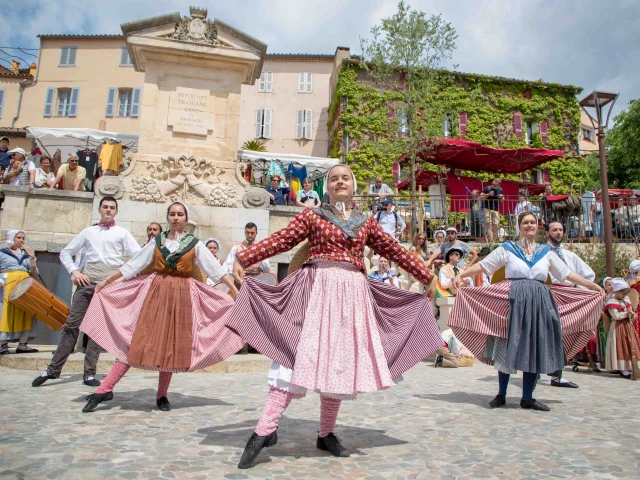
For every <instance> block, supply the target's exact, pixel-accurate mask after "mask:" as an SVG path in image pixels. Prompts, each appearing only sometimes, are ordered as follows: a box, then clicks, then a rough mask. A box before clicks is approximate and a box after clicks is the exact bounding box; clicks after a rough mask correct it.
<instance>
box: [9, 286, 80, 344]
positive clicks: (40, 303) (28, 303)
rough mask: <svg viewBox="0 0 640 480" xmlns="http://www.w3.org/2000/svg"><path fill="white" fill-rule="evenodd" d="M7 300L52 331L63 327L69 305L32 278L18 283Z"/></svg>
mask: <svg viewBox="0 0 640 480" xmlns="http://www.w3.org/2000/svg"><path fill="white" fill-rule="evenodd" d="M9 301H10V302H12V303H13V304H15V305H16V306H17V307H19V308H21V309H22V310H24V311H25V312H27V313H30V314H31V315H33V316H34V317H36V318H37V319H38V320H39V321H41V322H42V323H43V324H45V325H46V326H47V327H48V328H50V329H51V330H53V331H54V332H57V331H58V330H60V329H61V328H62V327H64V324H65V322H66V321H67V315H69V306H68V305H67V304H66V303H64V302H63V301H62V300H60V299H59V298H58V297H56V296H55V295H54V294H53V293H51V292H50V291H49V290H47V289H46V288H45V287H43V286H42V285H40V284H39V283H38V282H36V281H35V280H34V279H33V278H25V279H24V280H22V281H21V282H20V283H18V284H17V285H16V286H15V287H14V288H13V290H12V291H11V294H9Z"/></svg>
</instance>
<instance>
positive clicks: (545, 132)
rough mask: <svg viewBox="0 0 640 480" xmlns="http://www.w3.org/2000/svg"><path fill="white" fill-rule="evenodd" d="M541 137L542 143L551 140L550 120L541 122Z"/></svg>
mask: <svg viewBox="0 0 640 480" xmlns="http://www.w3.org/2000/svg"><path fill="white" fill-rule="evenodd" d="M540 138H541V139H542V143H547V140H549V122H547V121H546V120H545V121H544V122H541V123H540Z"/></svg>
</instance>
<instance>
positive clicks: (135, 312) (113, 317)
mask: <svg viewBox="0 0 640 480" xmlns="http://www.w3.org/2000/svg"><path fill="white" fill-rule="evenodd" d="M156 278H157V279H158V280H160V281H161V280H162V276H158V275H157V274H155V273H154V274H151V275H146V276H139V277H135V278H133V279H131V280H125V281H123V282H118V283H115V284H113V285H109V286H108V287H106V288H105V289H104V290H102V291H100V293H98V294H96V295H94V296H93V299H92V300H91V304H90V305H89V309H88V310H87V313H86V314H85V316H84V320H83V321H82V326H81V328H80V329H81V330H82V331H83V332H84V333H86V334H87V335H89V337H91V339H93V340H94V341H95V342H96V343H97V344H98V345H100V346H101V347H102V348H104V349H105V350H106V351H107V352H109V353H110V354H112V355H113V356H115V357H116V358H117V359H118V360H119V361H121V362H123V363H127V364H129V365H132V366H134V367H136V368H142V369H145V370H159V371H163V372H187V371H189V372H191V371H194V370H198V369H201V368H205V367H208V366H210V365H215V364H216V363H219V362H221V361H222V360H224V359H226V358H228V357H230V356H231V355H233V354H234V353H236V352H237V351H238V350H240V349H241V348H242V346H243V345H244V342H243V341H242V340H241V339H240V337H238V336H237V335H236V334H234V333H233V332H232V331H230V330H229V329H228V328H226V327H225V326H224V323H225V320H226V316H227V314H228V313H229V311H230V310H231V307H232V306H233V299H232V298H231V297H230V296H229V295H227V294H224V293H222V292H219V291H218V290H216V289H215V288H213V287H210V286H208V285H205V284H204V283H202V282H198V281H196V280H194V279H193V278H177V277H173V280H174V281H179V282H184V283H185V284H186V287H187V291H188V297H187V298H182V299H181V301H187V302H191V308H190V309H182V311H180V312H178V314H181V315H183V314H185V312H187V314H189V313H190V316H191V318H188V319H184V318H182V319H177V320H178V322H177V323H176V325H177V324H180V325H182V324H183V323H186V328H190V329H191V332H190V333H191V335H190V337H191V339H190V342H188V343H187V344H186V345H185V342H184V341H179V338H180V336H179V335H176V333H177V332H174V331H172V330H173V329H172V328H157V329H156V330H155V331H154V329H153V326H152V325H149V322H150V321H152V320H150V319H149V318H147V319H146V322H145V325H143V326H142V327H141V328H143V329H144V331H139V332H137V336H140V335H141V334H144V335H145V336H148V339H147V341H148V342H153V343H154V344H156V345H160V346H162V350H161V351H157V352H152V353H153V355H149V354H148V353H149V352H143V353H144V354H141V355H137V356H136V358H139V359H140V362H141V363H137V362H136V361H132V359H131V358H129V350H130V348H131V343H132V340H133V338H134V333H136V327H139V325H138V319H139V318H140V313H141V312H142V310H143V305H145V304H146V305H148V306H153V305H155V306H156V307H157V308H159V307H160V305H162V301H163V300H164V299H160V298H155V299H154V298H152V297H153V295H154V294H156V295H157V294H162V292H161V290H158V291H156V290H154V289H150V287H151V286H152V284H153V283H154V279H156ZM156 283H157V282H156ZM165 293H166V292H165ZM163 306H164V308H165V309H167V308H171V305H163ZM167 314H168V312H166V311H163V312H158V317H157V318H158V322H159V324H158V327H160V320H159V317H160V316H162V315H165V316H166V315H167ZM150 332H151V333H150ZM141 340H142V341H143V342H144V339H141ZM185 350H186V351H185ZM165 356H171V357H179V358H186V359H187V362H186V364H184V365H181V366H179V367H173V368H172V367H163V366H161V365H165V364H166V362H165V361H164V360H165V359H164V358H163V357H165ZM158 359H160V360H158Z"/></svg>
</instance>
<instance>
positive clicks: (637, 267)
mask: <svg viewBox="0 0 640 480" xmlns="http://www.w3.org/2000/svg"><path fill="white" fill-rule="evenodd" d="M629 271H630V272H631V273H640V260H634V261H633V262H631V263H630V264H629Z"/></svg>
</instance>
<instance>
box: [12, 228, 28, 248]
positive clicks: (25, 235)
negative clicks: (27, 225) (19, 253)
mask: <svg viewBox="0 0 640 480" xmlns="http://www.w3.org/2000/svg"><path fill="white" fill-rule="evenodd" d="M19 233H23V234H24V239H25V241H26V240H27V234H26V233H25V232H24V230H9V231H8V232H7V243H8V244H9V245H13V241H14V239H15V238H16V235H17V234H19Z"/></svg>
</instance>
